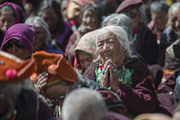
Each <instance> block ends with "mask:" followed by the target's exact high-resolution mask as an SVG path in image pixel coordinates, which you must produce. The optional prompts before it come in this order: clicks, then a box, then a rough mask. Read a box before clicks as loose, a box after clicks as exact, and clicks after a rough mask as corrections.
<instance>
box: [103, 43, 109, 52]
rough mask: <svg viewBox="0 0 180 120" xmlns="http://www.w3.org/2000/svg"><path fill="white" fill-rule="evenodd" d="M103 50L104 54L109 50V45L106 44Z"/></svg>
mask: <svg viewBox="0 0 180 120" xmlns="http://www.w3.org/2000/svg"><path fill="white" fill-rule="evenodd" d="M103 49H104V52H106V51H107V50H108V45H107V44H106V43H104V46H103Z"/></svg>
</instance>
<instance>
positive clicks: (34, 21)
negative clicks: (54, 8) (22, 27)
mask: <svg viewBox="0 0 180 120" xmlns="http://www.w3.org/2000/svg"><path fill="white" fill-rule="evenodd" d="M25 24H29V25H34V26H35V27H42V28H43V29H44V30H43V34H44V36H45V40H44V43H45V44H46V45H47V44H48V43H49V41H50V40H51V34H50V32H49V27H48V25H47V23H46V22H45V21H44V20H43V19H42V18H41V17H39V16H32V17H29V18H27V19H26V21H25Z"/></svg>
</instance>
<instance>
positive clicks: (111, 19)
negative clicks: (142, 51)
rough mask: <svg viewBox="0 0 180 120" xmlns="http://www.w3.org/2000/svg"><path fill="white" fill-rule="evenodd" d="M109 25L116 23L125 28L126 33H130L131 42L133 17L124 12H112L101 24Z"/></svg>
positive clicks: (130, 39)
mask: <svg viewBox="0 0 180 120" xmlns="http://www.w3.org/2000/svg"><path fill="white" fill-rule="evenodd" d="M109 25H115V26H120V27H121V28H123V29H124V30H125V31H126V33H127V34H128V39H129V41H130V42H131V41H132V36H133V34H132V23H131V19H130V18H129V17H128V16H127V15H125V14H123V13H120V14H111V15H109V16H107V17H106V18H105V19H104V20H103V22H102V24H101V28H103V27H106V26H109Z"/></svg>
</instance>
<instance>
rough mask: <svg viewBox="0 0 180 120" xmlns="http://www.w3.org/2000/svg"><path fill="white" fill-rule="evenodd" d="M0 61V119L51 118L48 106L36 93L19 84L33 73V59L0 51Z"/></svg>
mask: <svg viewBox="0 0 180 120" xmlns="http://www.w3.org/2000/svg"><path fill="white" fill-rule="evenodd" d="M0 61H1V64H0V68H1V71H0V74H1V77H0V88H1V90H0V102H1V107H0V119H1V120H50V118H53V114H52V112H51V110H50V108H49V107H48V106H47V104H46V103H44V102H43V100H42V99H41V98H39V97H38V94H37V93H36V92H34V91H33V90H32V89H30V88H27V87H25V86H23V85H22V84H21V82H22V81H23V80H24V79H26V78H27V77H29V76H30V75H31V74H32V73H33V71H34V62H35V61H34V59H30V60H26V61H23V60H21V59H19V58H18V57H16V56H14V55H11V54H9V53H6V52H3V51H0ZM22 71H23V72H22ZM51 120H52V119H51Z"/></svg>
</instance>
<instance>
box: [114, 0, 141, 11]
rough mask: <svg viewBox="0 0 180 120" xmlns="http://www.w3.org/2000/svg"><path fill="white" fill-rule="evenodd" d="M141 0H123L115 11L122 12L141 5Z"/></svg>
mask: <svg viewBox="0 0 180 120" xmlns="http://www.w3.org/2000/svg"><path fill="white" fill-rule="evenodd" d="M142 4H143V2H142V1H141V0H125V1H123V2H122V3H121V4H120V5H119V7H118V8H117V10H116V13H121V12H124V11H125V10H130V9H133V8H137V7H139V6H141V5H142Z"/></svg>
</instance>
